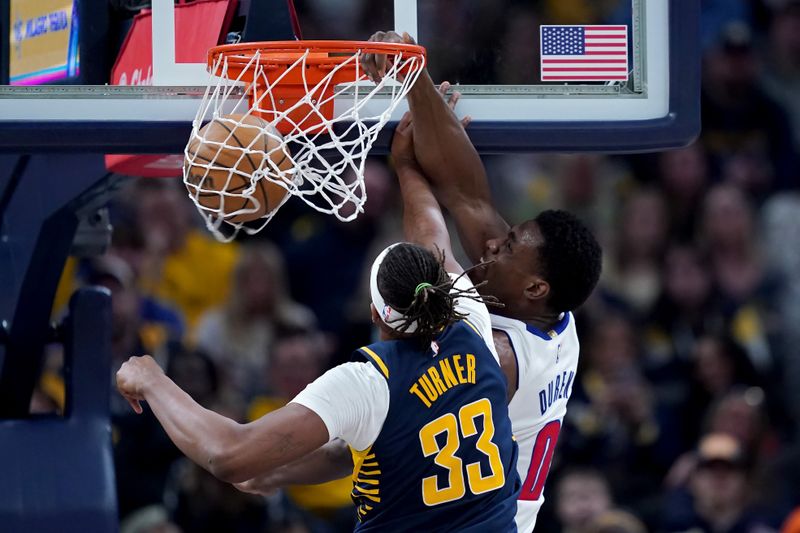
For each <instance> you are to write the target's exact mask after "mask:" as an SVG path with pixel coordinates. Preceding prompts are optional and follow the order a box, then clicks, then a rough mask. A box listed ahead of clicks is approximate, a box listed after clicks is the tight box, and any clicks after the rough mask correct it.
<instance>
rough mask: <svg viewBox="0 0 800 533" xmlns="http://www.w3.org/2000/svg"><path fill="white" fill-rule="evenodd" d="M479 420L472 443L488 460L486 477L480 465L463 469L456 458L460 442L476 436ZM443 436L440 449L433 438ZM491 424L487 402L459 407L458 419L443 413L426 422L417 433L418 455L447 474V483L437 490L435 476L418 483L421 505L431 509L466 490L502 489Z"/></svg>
mask: <svg viewBox="0 0 800 533" xmlns="http://www.w3.org/2000/svg"><path fill="white" fill-rule="evenodd" d="M478 417H482V418H483V431H482V432H481V434H480V436H479V437H478V439H477V441H476V442H475V448H476V450H477V451H480V452H481V453H483V454H484V455H485V456H486V457H487V458H488V459H489V474H488V475H486V476H484V475H482V472H481V464H480V462H478V461H476V462H472V463H469V464H467V465H466V468H464V463H463V461H462V460H461V458H460V457H459V456H458V455H457V454H458V451H459V448H460V447H461V438H469V437H472V436H474V435H476V434H477V433H478V427H477V424H476V420H477V418H478ZM442 433H444V434H445V438H444V445H443V446H440V445H439V441H437V437H438V436H439V435H441V434H442ZM492 437H494V422H493V421H492V404H491V402H490V401H489V400H488V399H487V398H482V399H480V400H477V401H475V402H472V403H469V404H467V405H465V406H463V407H462V408H461V409H459V411H458V418H456V415H455V414H453V413H447V414H445V415H442V416H440V417H439V418H437V419H435V420H433V421H431V422H428V423H427V424H425V426H423V428H422V429H421V430H420V432H419V441H420V444H421V445H422V454H423V455H424V456H425V457H430V456H432V455H433V456H434V458H433V462H434V463H436V464H437V465H438V466H440V467H442V468H444V469H445V470H446V471H447V483H446V484H444V483H443V484H442V485H443V486H439V482H438V476H429V477H426V478H424V479H423V480H422V501H423V502H424V503H425V505H427V506H429V507H432V506H434V505H439V504H442V503H447V502H452V501H454V500H458V499H460V498H463V497H464V495H465V494H466V487H467V485H469V490H470V492H472V494H483V493H486V492H490V491H493V490H497V489H499V488H500V487H502V486H503V485H505V482H506V479H505V472H504V471H503V462H502V460H501V459H500V450H499V448H498V447H497V445H496V444H495V443H494V442H492Z"/></svg>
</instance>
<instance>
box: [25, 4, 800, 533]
mask: <svg viewBox="0 0 800 533" xmlns="http://www.w3.org/2000/svg"><path fill="white" fill-rule="evenodd" d="M296 3H297V5H298V9H299V14H300V16H301V22H302V24H303V27H304V29H305V34H306V35H305V36H306V37H339V38H341V37H347V36H352V35H359V36H361V35H364V36H365V35H369V34H370V33H371V32H372V31H374V30H375V29H378V28H382V27H391V22H384V21H383V18H381V17H383V15H382V14H381V13H382V11H381V10H383V8H380V7H376V6H375V5H373V4H382V3H373V2H361V1H360V0H350V4H351V6H350V8H349V9H342V8H340V7H339V4H340V2H331V1H323V0H314V1H312V0H305V1H302V2H301V1H299V0H298V1H297V2H296ZM362 5H363V6H364V8H363V10H361V9H359V8H358V6H362ZM421 5H422V7H421V9H428V10H430V11H431V13H430V14H429V16H428V17H426V18H421V19H420V20H421V21H423V27H422V28H421V33H422V34H423V35H422V37H423V40H427V41H429V42H430V46H429V51H430V63H431V69H432V74H433V76H434V79H435V80H442V79H448V80H450V81H452V82H458V81H462V82H472V83H480V82H484V80H483V79H481V78H480V76H482V75H484V74H485V73H486V72H487V71H491V76H492V78H493V79H494V81H499V82H502V83H528V82H532V81H536V80H535V79H533V80H531V79H528V78H527V77H526V76H527V75H528V74H525V73H523V72H522V70H524V69H519V68H511V67H512V66H513V65H514V64H516V65H519V64H520V62H522V61H529V62H532V64H536V57H537V55H536V54H537V53H538V52H537V50H536V49H537V47H538V43H536V42H535V41H536V35H538V32H536V31H535V30H534V29H535V28H536V27H538V24H539V23H541V22H542V21H547V22H548V23H564V24H567V23H602V22H618V21H624V20H625V16H626V15H625V12H626V11H625V9H624V7H625V6H626V5H628V4H627V3H626V2H621V1H618V0H602V1H600V0H552V1H544V0H543V1H540V2H519V1H512V2H510V5H511V7H510V10H511V11H510V12H503V13H500V12H499V11H498V10H497V9H495V3H493V2H488V1H478V0H474V1H455V0H452V1H440V2H430V3H428V2H426V3H421ZM701 5H702V9H703V37H702V39H703V52H702V53H703V91H702V121H703V132H702V134H701V136H700V138H699V140H698V141H697V142H695V143H694V144H692V145H691V146H689V147H687V148H684V149H681V150H676V151H671V152H665V153H660V154H651V155H641V156H607V155H571V156H566V155H514V156H491V157H486V158H485V164H486V166H487V170H488V174H489V176H490V181H491V185H492V188H493V194H494V196H495V199H496V203H497V205H498V207H499V208H500V210H501V212H502V214H503V215H505V216H506V217H507V219H508V220H512V221H521V220H524V219H527V218H532V217H533V216H535V215H536V214H537V213H538V212H539V211H540V210H542V209H545V208H563V209H568V210H570V211H572V212H575V213H576V214H578V215H579V216H580V217H581V218H582V219H583V220H584V221H585V222H587V223H588V224H589V225H590V226H591V227H592V229H593V230H594V231H595V232H596V234H597V235H598V237H599V239H600V240H601V242H602V244H603V248H604V257H605V261H604V272H603V276H602V279H601V282H600V285H599V287H598V289H597V290H596V291H595V294H594V295H593V297H592V298H591V300H590V301H589V302H588V303H587V304H586V305H584V307H583V308H582V309H581V310H580V311H579V312H578V313H577V315H578V320H577V324H578V326H579V330H580V337H581V343H582V354H581V355H582V357H581V366H580V369H579V376H578V378H577V380H576V383H575V386H574V388H573V394H572V398H571V400H570V402H569V409H568V414H567V417H566V419H565V420H564V423H563V429H562V432H561V435H560V437H559V440H558V448H557V452H556V458H555V460H554V462H553V468H552V471H551V474H550V478H549V480H548V484H547V488H546V492H545V495H546V498H547V502H546V504H545V507H544V508H543V510H542V512H541V514H540V519H539V526H538V528H537V530H539V531H563V532H569V533H582V532H587V533H588V532H605V531H608V532H611V531H614V532H631V533H634V532H643V531H663V532H683V531H702V532H714V533H725V532H731V533H733V532H742V533H746V532H747V533H755V532H769V531H784V532H787V533H788V532H792V533H794V532H798V531H800V515H798V514H797V512H795V514H794V515H792V514H791V513H792V511H793V509H797V508H800V357H798V353H797V346H800V328H798V327H797V325H798V324H800V194H798V183H799V182H798V179H800V166H798V153H800V1H798V0H749V1H748V0H701ZM334 7H336V9H334ZM384 7H385V6H384ZM334 11H335V12H336V13H338V15H337V16H338V17H339V19H341V18H342V17H345V16H347V17H349V20H348V21H340V20H339V19H335V20H336V24H330V23H327V22H326V20H327V19H326V18H325V17H326V16H328V15H326V13H328V14H331V13H333V12H334ZM512 12H513V14H514V15H513V16H512ZM629 12H630V9H629V8H628V11H627V13H628V16H629V14H630V13H629ZM390 13H391V12H390ZM331 16H333V15H331ZM448 17H449V18H448ZM481 17H482V18H481ZM436 20H439V21H440V22H442V21H444V20H448V24H444V22H442V24H438V23H435V22H430V23H428V26H426V25H425V24H426V22H425V21H436ZM478 21H480V22H481V23H482V24H483V25H484V26H481V28H478V27H477V26H476V25H477V24H479V22H478ZM382 22H383V24H382ZM348 24H349V26H348ZM492 25H494V26H492ZM492 27H495V29H496V28H502V31H488V30H489V29H490V28H492ZM334 30H336V31H334ZM336 32H338V33H341V34H342V35H338V34H337V33H336ZM425 32H429V35H430V36H431V37H430V38H426V37H425V35H424V34H425ZM451 33H457V34H459V35H462V36H463V35H469V36H470V37H469V41H470V43H471V46H474V49H475V50H480V52H474V53H472V52H470V51H469V50H462V49H459V48H458V46H455V47H452V46H451V47H448V46H446V43H447V42H448V35H450V34H451ZM434 37H435V38H434ZM466 41H467V40H466V39H463V38H461V39H460V40H459V42H466ZM459 46H460V45H459ZM498 50H500V52H498ZM487 54H489V56H487ZM492 54H495V55H496V56H497V57H492V56H491V55H492ZM527 54H533V55H532V58H533V59H526V57H525V56H526V55H527ZM476 65H477V66H476ZM528 70H529V71H530V73H535V71H536V70H537V69H535V68H531V69H528ZM526 72H527V71H526ZM531 75H535V74H531ZM365 179H366V186H367V191H368V195H369V200H368V202H367V204H366V212H365V213H363V214H362V215H360V216H359V217H358V218H357V219H356V220H355V221H354V222H351V223H341V222H338V221H336V220H335V219H334V218H333V217H328V216H326V215H321V214H318V213H316V212H314V211H311V210H309V209H307V208H305V206H304V205H302V204H301V203H300V202H295V201H291V202H289V203H287V204H286V205H285V206H284V207H283V208H282V210H281V212H280V213H279V214H278V216H277V217H276V218H275V219H274V220H273V221H272V222H271V223H270V225H269V226H268V227H267V229H266V230H265V231H263V232H262V233H261V234H260V235H258V236H257V237H251V238H248V239H243V240H240V241H239V242H235V243H232V244H220V243H217V242H216V241H214V240H213V238H212V237H211V236H210V235H209V234H208V233H207V232H206V231H205V229H204V228H203V227H202V225H201V224H200V223H199V219H198V217H197V215H196V213H195V211H194V207H193V206H192V205H191V203H190V201H189V199H188V198H187V197H186V194H185V192H184V191H183V189H182V187H181V184H180V183H179V182H177V181H174V180H132V181H131V182H130V183H129V184H128V186H127V188H126V189H125V190H124V191H122V192H121V193H120V194H119V195H118V197H117V200H116V201H115V203H114V205H112V206H111V213H112V222H113V226H114V234H113V242H112V246H111V249H110V250H109V251H108V253H107V254H105V255H104V256H102V257H99V258H95V259H92V260H83V261H70V263H69V264H68V265H67V269H66V270H65V274H64V279H63V280H62V287H63V290H62V291H61V293H60V294H62V295H63V294H68V293H69V288H74V287H75V286H77V284H80V283H86V284H99V285H104V286H106V287H108V288H109V290H110V291H111V293H112V295H113V319H114V322H113V324H114V329H113V349H114V358H115V359H114V362H113V365H112V366H113V367H114V368H117V367H118V366H119V365H120V364H121V363H122V361H123V360H125V359H126V358H127V357H129V356H131V355H139V354H143V353H150V354H152V355H153V356H154V357H156V359H157V360H158V361H159V362H160V363H161V364H162V366H163V367H164V368H165V369H166V371H167V373H168V374H169V375H170V376H171V377H172V378H173V379H174V380H175V381H176V382H177V383H178V384H179V385H180V386H181V387H183V388H184V389H186V390H187V391H188V392H189V393H190V394H191V395H192V396H193V397H194V398H195V399H196V400H197V401H198V402H200V403H201V404H203V405H204V406H206V407H208V408H210V409H214V410H217V411H219V412H222V413H224V414H226V415H227V416H230V417H232V418H235V419H237V420H240V421H247V420H252V419H255V418H257V417H259V416H262V415H263V414H264V413H267V412H269V411H271V410H273V409H276V408H278V407H280V406H282V405H284V404H285V403H286V402H287V401H288V400H290V399H291V398H292V397H293V396H294V395H295V394H297V393H298V392H299V391H300V390H302V389H303V387H304V386H305V385H306V384H308V383H309V382H310V381H312V380H314V379H315V378H316V377H317V376H319V375H320V374H321V373H323V372H324V371H325V370H326V369H327V368H329V367H331V366H332V365H335V364H338V363H340V362H343V361H346V360H347V359H348V358H349V354H350V353H351V351H352V350H353V349H355V348H357V347H359V346H361V345H364V344H367V343H369V342H371V341H372V340H374V339H373V331H372V328H371V323H370V317H369V313H368V305H369V298H368V295H367V287H366V269H367V268H368V265H369V263H370V260H371V258H372V257H373V256H374V255H375V253H377V251H378V250H380V249H381V248H383V247H384V246H385V245H386V244H388V243H389V242H392V241H396V240H400V239H401V238H402V233H401V226H400V213H401V211H400V205H398V198H399V195H398V194H397V192H398V191H397V184H396V181H395V179H394V177H393V175H392V171H391V167H390V162H388V161H386V160H385V159H384V158H374V159H371V160H369V161H368V164H367V167H366V169H365ZM57 303H58V302H57ZM62 303H63V299H62ZM57 307H58V306H57ZM59 364H60V361H59V354H58V352H57V350H53V353H52V354H51V356H50V358H49V360H48V366H47V369H46V371H45V375H44V377H43V379H42V384H41V387H40V390H39V391H37V395H36V398H35V404H34V407H35V409H37V410H47V409H54V408H55V409H57V408H59V407H60V406H63V390H60V389H59V384H58V377H57V374H58V368H59ZM112 412H113V437H114V450H115V459H116V468H117V485H118V487H117V488H118V497H119V511H120V515H121V519H122V532H123V533H146V532H156V531H159V532H173V531H185V532H193V533H194V532H198V533H202V532H216V531H230V532H262V531H276V532H279V531H291V532H305V531H311V532H338V531H350V530H352V527H353V512H352V508H351V507H350V503H349V497H348V495H349V480H343V481H340V482H334V483H329V484H326V485H321V486H317V487H293V488H291V489H289V490H287V491H282V492H278V493H276V494H274V495H272V496H269V497H265V498H257V497H253V496H249V495H245V494H242V493H239V492H237V491H236V490H235V489H233V488H232V487H231V486H227V485H225V484H223V483H221V482H218V481H216V480H215V479H214V478H213V477H211V476H210V475H209V474H207V473H206V472H205V471H203V470H201V469H199V468H197V467H195V466H193V465H192V464H190V463H188V462H187V461H186V460H184V459H182V458H181V454H180V453H179V451H178V450H177V449H175V447H174V446H173V445H172V444H171V443H170V441H169V440H168V438H167V437H166V435H165V434H164V432H163V431H162V430H161V429H160V427H159V425H158V423H157V422H156V421H155V419H154V418H153V417H152V415H148V414H145V415H142V416H136V415H134V414H133V413H132V412H131V411H130V408H129V407H128V406H127V404H125V402H124V401H123V400H122V398H120V397H118V396H117V395H115V396H114V397H113V398H112ZM781 528H783V529H781Z"/></svg>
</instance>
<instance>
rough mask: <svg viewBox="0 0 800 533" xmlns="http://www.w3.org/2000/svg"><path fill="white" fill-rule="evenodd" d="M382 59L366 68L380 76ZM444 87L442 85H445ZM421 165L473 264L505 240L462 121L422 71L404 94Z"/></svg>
mask: <svg viewBox="0 0 800 533" xmlns="http://www.w3.org/2000/svg"><path fill="white" fill-rule="evenodd" d="M371 39H372V40H377V41H391V42H406V43H413V42H414V41H413V40H412V39H411V37H409V36H408V35H407V34H404V35H403V36H402V37H401V36H400V35H398V34H396V33H394V32H378V33H376V34H375V35H373V36H372V38H371ZM384 60H385V56H380V55H375V56H369V57H367V58H365V61H364V63H365V65H364V68H365V69H366V70H367V71H368V72H374V73H376V75H377V76H380V75H381V73H382V72H383V70H384V68H385V67H384V66H383V64H382V61H384ZM445 88H446V87H445ZM408 102H409V106H410V108H411V114H412V116H413V121H414V136H415V141H416V142H415V145H414V146H415V152H416V158H417V160H418V161H419V166H420V168H421V169H422V172H423V174H424V176H425V177H427V178H428V179H429V180H430V181H431V183H432V184H433V187H434V192H435V193H436V197H437V198H438V199H439V201H440V202H441V203H442V205H444V207H445V208H446V209H447V210H448V211H449V212H450V214H451V215H452V216H453V218H454V219H455V222H456V225H457V228H458V234H459V236H460V238H461V243H462V245H463V246H464V250H465V251H466V253H467V255H468V256H469V258H470V259H471V260H472V261H473V262H477V261H478V260H479V258H480V257H481V256H482V255H483V252H484V245H485V243H486V241H487V240H488V239H492V238H498V237H502V236H505V235H506V234H507V233H508V224H507V223H506V222H505V221H504V220H503V219H502V217H501V216H500V215H499V214H498V213H497V211H496V209H495V208H494V205H493V204H492V199H491V194H490V192H489V184H488V181H487V178H486V170H485V169H484V167H483V163H482V162H481V159H480V157H479V155H478V152H477V151H476V150H475V147H474V146H473V145H472V142H471V141H470V140H469V137H468V136H467V134H466V131H465V130H464V128H463V127H462V125H461V122H460V121H459V119H458V118H457V117H456V115H455V113H454V112H453V110H452V109H451V108H450V106H449V105H448V103H447V102H446V101H445V100H444V99H443V98H442V96H441V94H440V93H439V91H438V90H437V89H436V87H435V86H434V84H433V81H432V80H431V77H430V75H429V74H428V71H427V69H423V71H422V73H421V74H420V76H419V79H417V81H416V83H415V84H414V87H413V88H412V89H411V92H410V93H409V95H408Z"/></svg>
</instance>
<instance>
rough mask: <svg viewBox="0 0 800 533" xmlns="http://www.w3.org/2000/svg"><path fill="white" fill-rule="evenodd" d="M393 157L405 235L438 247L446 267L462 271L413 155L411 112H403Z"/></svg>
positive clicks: (452, 270) (421, 244)
mask: <svg viewBox="0 0 800 533" xmlns="http://www.w3.org/2000/svg"><path fill="white" fill-rule="evenodd" d="M392 160H393V161H394V168H395V171H396V172H397V178H398V181H399V182H400V194H401V196H402V198H403V234H404V236H405V239H406V240H407V241H409V242H413V243H414V244H419V245H420V246H425V247H426V248H429V249H431V250H435V249H436V248H438V249H439V250H441V251H442V252H444V254H445V268H446V269H447V271H448V272H452V273H454V274H460V273H461V272H463V271H464V269H463V268H461V265H459V264H458V262H457V261H456V260H455V258H454V257H453V249H452V245H451V244H450V234H449V233H448V231H447V225H446V224H445V222H444V217H443V216H442V209H441V207H439V202H437V201H436V197H435V196H434V195H433V191H431V186H430V184H429V183H428V181H427V180H426V179H425V176H423V175H422V171H421V170H420V167H419V165H418V164H417V161H416V159H415V157H414V129H413V126H412V123H411V115H410V114H409V113H406V114H405V115H404V116H403V118H402V119H401V120H400V123H399V124H398V125H397V128H396V129H395V131H394V138H393V139H392Z"/></svg>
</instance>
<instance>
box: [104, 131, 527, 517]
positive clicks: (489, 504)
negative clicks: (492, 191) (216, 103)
mask: <svg viewBox="0 0 800 533" xmlns="http://www.w3.org/2000/svg"><path fill="white" fill-rule="evenodd" d="M404 128H405V129H406V130H407V135H405V136H402V135H400V136H398V137H397V139H398V140H397V142H396V143H395V144H400V143H403V142H405V143H406V150H408V149H409V147H411V144H410V143H411V136H410V124H409V121H406V122H405V125H404ZM411 149H413V148H411ZM398 173H399V175H400V185H401V192H402V195H403V199H404V206H405V209H404V218H403V220H404V229H405V234H406V237H407V238H408V239H409V240H412V241H415V242H417V243H420V244H421V245H423V246H419V245H413V244H409V243H400V244H396V245H393V246H391V247H389V248H387V249H386V250H384V251H383V252H382V253H381V254H380V255H379V256H378V258H377V259H376V260H375V262H374V263H373V265H372V268H371V272H370V274H371V275H370V289H371V296H372V305H371V312H372V319H373V322H375V323H376V325H377V326H378V327H379V331H380V335H381V339H382V340H381V342H378V343H375V344H372V345H370V346H365V347H363V348H361V349H359V350H358V351H357V352H356V358H355V359H356V360H354V361H353V362H350V363H345V364H343V365H339V366H338V367H335V368H333V369H331V370H329V371H328V372H326V373H325V374H324V375H323V376H321V377H320V378H318V379H317V380H316V381H314V382H313V383H312V384H310V385H309V386H308V387H307V388H306V389H305V390H304V391H303V392H302V393H300V394H299V395H298V396H297V397H296V398H295V399H294V400H292V401H291V402H290V403H289V404H288V405H287V406H286V407H284V408H282V409H278V410H277V411H274V412H272V413H270V414H268V415H266V416H264V417H262V418H261V419H259V420H257V421H255V422H252V423H249V424H238V423H236V422H234V421H232V420H230V419H227V418H225V417H223V416H221V415H218V414H216V413H214V412H212V411H209V410H206V409H204V408H203V407H201V406H200V405H198V404H197V403H195V402H194V401H193V400H192V399H191V397H189V396H188V395H187V394H186V393H185V392H184V391H182V390H181V389H180V388H179V387H178V386H177V385H175V383H173V382H172V381H171V380H170V379H169V378H168V377H166V376H165V375H164V374H163V372H161V370H160V368H159V367H158V365H157V364H156V363H155V362H154V360H153V359H152V358H150V357H149V356H145V357H132V358H130V359H129V360H128V361H127V362H126V363H125V364H123V366H122V368H121V369H120V370H119V371H118V373H117V387H118V389H119V391H120V392H121V393H122V395H123V396H124V397H125V398H126V399H128V401H129V402H130V403H131V405H132V406H133V408H134V410H136V411H137V412H141V406H140V403H139V402H140V401H142V400H144V401H146V402H147V403H148V404H149V405H150V407H151V409H152V410H153V412H154V414H155V415H156V417H157V418H158V420H159V421H160V422H161V424H162V425H163V426H164V429H165V430H166V432H167V434H168V435H169V436H170V438H171V439H172V440H173V442H175V444H176V445H177V446H178V447H179V448H180V449H181V450H182V451H183V452H184V453H185V454H186V455H187V456H188V457H189V458H191V459H192V460H193V461H195V462H196V463H198V464H199V465H200V466H202V467H204V468H206V469H207V470H209V471H210V472H211V473H213V474H214V475H216V476H217V477H218V478H220V479H222V480H225V481H228V482H232V483H236V482H243V481H246V480H250V479H251V478H254V477H257V476H260V475H262V474H265V473H270V472H276V471H281V468H284V469H286V468H295V469H297V468H298V465H299V469H300V471H302V468H303V463H308V464H310V465H313V462H314V461H313V456H315V455H316V456H323V457H331V455H330V454H336V453H340V452H342V451H343V447H342V446H341V443H342V442H346V443H347V444H349V447H350V451H351V452H352V455H350V456H349V457H347V458H342V457H341V455H340V456H338V457H336V461H335V462H334V464H336V465H338V466H339V470H338V471H336V474H337V475H334V476H333V477H334V478H336V477H342V475H343V474H345V472H346V471H347V470H350V471H351V472H352V476H353V482H354V488H353V498H354V500H355V502H356V504H357V513H358V518H359V524H358V526H357V530H358V531H400V530H411V531H475V532H483V531H497V532H505V531H516V525H515V523H514V516H515V513H516V497H517V493H518V491H519V487H520V480H519V476H518V475H517V472H516V468H515V464H516V457H517V446H516V443H515V442H514V439H513V437H512V432H511V424H510V421H509V419H508V410H507V407H506V391H507V383H506V378H505V376H504V375H503V373H502V370H501V368H500V365H499V361H498V358H497V354H496V352H495V350H494V344H493V342H492V334H491V327H490V320H489V314H488V310H487V309H486V306H485V304H484V303H483V301H482V299H481V298H480V297H479V296H478V295H477V292H476V291H475V287H474V286H473V285H472V282H471V281H470V280H469V278H468V277H467V276H465V275H464V272H463V270H462V269H461V267H460V266H459V265H458V264H457V263H456V262H455V261H454V260H453V259H452V252H451V250H450V242H449V237H448V235H447V231H446V228H445V225H444V220H443V218H442V215H441V211H440V209H439V206H438V204H437V203H436V201H435V199H434V198H433V195H432V193H431V191H430V188H429V186H428V185H427V183H426V182H425V179H424V177H423V176H422V175H421V174H420V173H419V171H418V168H417V167H416V166H415V165H413V164H408V165H405V166H403V165H402V164H401V162H400V161H398ZM412 200H413V201H412ZM436 250H440V251H436ZM331 441H334V442H332V443H331ZM326 443H329V444H328V445H327V446H324V447H323V445H325V444H326ZM315 450H317V452H316V454H311V455H312V460H311V461H309V459H306V458H303V456H305V455H306V454H309V453H310V452H312V451H315ZM301 458H303V459H301ZM298 459H300V461H298V462H294V463H293V461H296V460H298ZM322 481H324V480H322ZM298 482H303V483H308V482H311V480H309V479H305V480H299V481H298ZM252 483H254V482H251V484H252ZM241 488H247V487H241Z"/></svg>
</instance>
